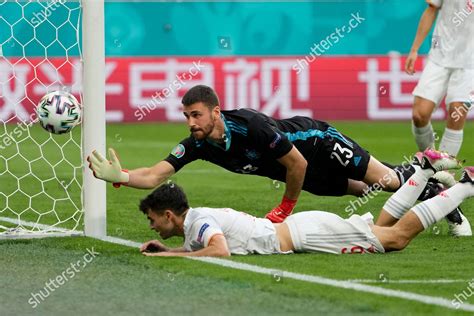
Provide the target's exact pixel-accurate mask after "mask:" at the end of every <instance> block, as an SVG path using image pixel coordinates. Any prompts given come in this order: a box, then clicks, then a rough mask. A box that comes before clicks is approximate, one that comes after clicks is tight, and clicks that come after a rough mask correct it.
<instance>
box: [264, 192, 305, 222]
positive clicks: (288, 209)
mask: <svg viewBox="0 0 474 316" xmlns="http://www.w3.org/2000/svg"><path fill="white" fill-rule="evenodd" d="M296 202H297V200H290V199H289V198H287V197H285V196H284V197H283V200H282V201H281V203H280V205H278V206H277V207H275V208H274V209H273V210H271V211H270V212H269V213H268V214H267V215H265V217H266V218H267V219H269V220H270V221H271V222H272V223H281V222H283V221H284V220H285V218H287V217H288V216H290V215H291V213H292V212H293V209H294V208H295V206H296Z"/></svg>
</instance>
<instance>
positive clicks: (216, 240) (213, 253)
mask: <svg viewBox="0 0 474 316" xmlns="http://www.w3.org/2000/svg"><path fill="white" fill-rule="evenodd" d="M143 254H144V255H145V256H150V257H151V256H157V257H229V256H230V251H229V248H228V247H227V241H226V239H225V237H224V235H222V234H215V235H213V236H212V237H211V238H210V240H209V244H208V245H207V247H205V248H202V249H199V250H196V251H182V252H180V251H163V252H143Z"/></svg>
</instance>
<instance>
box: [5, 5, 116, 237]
mask: <svg viewBox="0 0 474 316" xmlns="http://www.w3.org/2000/svg"><path fill="white" fill-rule="evenodd" d="M64 17H66V21H63V20H62V19H63V18H64ZM81 22H82V23H81ZM104 33H105V32H104V0H82V1H66V0H49V1H43V0H36V1H21V0H20V1H19V0H16V1H13V0H11V1H3V2H2V1H0V239H5V238H36V237H48V236H71V235H86V236H90V237H96V238H101V237H105V236H106V234H107V231H106V183H105V182H104V181H101V180H97V179H95V178H94V177H93V175H92V173H91V172H90V171H89V169H88V163H87V161H86V158H87V156H88V155H89V154H90V153H91V152H92V151H93V150H97V151H99V152H101V153H105V149H106V144H105V142H106V134H105V132H106V128H105V127H106V124H105V49H104V46H105V39H104ZM28 36H29V37H30V38H28ZM81 36H82V47H81V43H80V38H81ZM43 52H44V53H43ZM60 89H63V90H66V91H69V92H71V93H73V94H76V95H77V96H79V97H80V98H79V99H80V100H81V101H80V102H81V104H82V124H81V125H80V126H76V127H75V128H74V129H73V131H72V132H71V133H68V134H65V135H52V134H49V133H48V132H46V131H45V130H42V129H41V128H40V127H39V126H38V125H39V124H36V123H37V118H36V116H35V111H34V108H35V106H36V102H37V101H38V100H39V99H40V97H41V96H42V95H44V94H46V93H47V92H51V91H54V90H60Z"/></svg>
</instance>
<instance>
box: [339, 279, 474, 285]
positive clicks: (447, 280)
mask: <svg viewBox="0 0 474 316" xmlns="http://www.w3.org/2000/svg"><path fill="white" fill-rule="evenodd" d="M346 281H347V282H354V283H376V284H393V283H397V284H436V283H438V284H451V283H468V282H471V281H472V280H461V279H456V280H450V279H435V280H429V279H425V280H390V279H388V280H387V281H382V280H373V279H349V280H346Z"/></svg>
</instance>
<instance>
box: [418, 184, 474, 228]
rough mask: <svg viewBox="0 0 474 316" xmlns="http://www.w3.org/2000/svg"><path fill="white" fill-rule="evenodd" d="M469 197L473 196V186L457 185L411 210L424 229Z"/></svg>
mask: <svg viewBox="0 0 474 316" xmlns="http://www.w3.org/2000/svg"><path fill="white" fill-rule="evenodd" d="M471 196H474V186H473V185H472V184H470V183H458V184H456V185H455V186H453V187H452V188H449V189H448V190H446V191H444V192H441V193H440V194H439V195H437V196H435V197H434V198H431V199H429V200H426V201H424V202H422V203H420V204H418V205H416V206H414V207H413V208H412V209H411V210H412V211H413V213H415V215H416V216H418V218H419V219H420V221H421V223H422V224H423V227H424V228H425V229H426V228H428V227H430V226H431V225H433V224H434V223H437V222H439V221H440V220H441V219H443V218H444V217H445V216H446V215H448V214H449V213H451V212H452V210H454V209H455V208H456V207H458V206H459V204H461V203H462V201H464V200H465V199H467V198H468V197H471Z"/></svg>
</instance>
